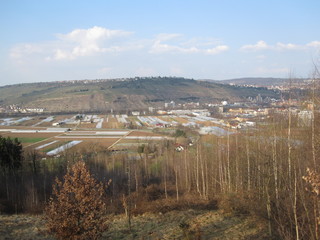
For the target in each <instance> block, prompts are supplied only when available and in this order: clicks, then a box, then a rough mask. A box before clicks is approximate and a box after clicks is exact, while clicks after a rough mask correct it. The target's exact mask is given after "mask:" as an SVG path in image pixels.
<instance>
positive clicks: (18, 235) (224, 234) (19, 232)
mask: <svg viewBox="0 0 320 240" xmlns="http://www.w3.org/2000/svg"><path fill="white" fill-rule="evenodd" d="M0 235H1V237H2V238H3V239H21V240H26V239H34V240H36V239H47V240H49V239H54V238H53V237H52V236H50V235H48V234H47V233H46V229H45V228H44V221H43V219H42V218H41V216H31V215H10V216H5V215H2V216H1V215H0ZM197 237H200V238H197ZM102 239H112V240H115V239H119V240H120V239H123V240H125V239H150V240H152V239H168V240H169V239H237V240H238V239H268V238H267V232H266V226H265V224H263V223H260V221H256V219H254V218H252V217H247V216H234V215H227V214H223V213H222V212H221V211H208V210H187V211H172V212H167V213H164V214H155V213H145V214H143V215H138V216H134V217H133V219H132V228H131V232H130V231H129V229H128V224H127V219H126V218H125V216H124V215H116V216H113V217H110V222H109V230H108V231H107V232H105V233H104V234H103V235H102Z"/></svg>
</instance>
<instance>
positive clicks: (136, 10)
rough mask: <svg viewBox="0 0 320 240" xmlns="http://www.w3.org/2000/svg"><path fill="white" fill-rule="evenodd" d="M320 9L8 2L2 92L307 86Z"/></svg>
mask: <svg viewBox="0 0 320 240" xmlns="http://www.w3.org/2000/svg"><path fill="white" fill-rule="evenodd" d="M319 9H320V1H319V0H309V1H305V0H300V1H298V0H277V1H274V0H242V1H240V0H225V1H222V0H219V1H218V0H211V1H209V0H208V1H205V0H197V1H196V0H193V1H190V0H189V1H188V0H184V1H183V0H181V1H179V0H176V1H174V0H170V1H169V0H162V1H156V0H154V1H151V0H149V1H146V0H145V1H139V0H136V1H130V0H127V1H124V0H117V1H116V0H109V1H107V0H104V1H102V0H101V1H98V0H90V1H82V0H54V1H53V0H52V1H49V0H46V1H43V0H37V1H35V0H19V1H17V0H2V1H0V30H1V37H0V74H1V75H0V76H1V79H0V85H7V84H13V83H22V82H39V81H60V80H72V79H97V78H121V77H134V76H181V77H188V78H195V79H217V80H219V79H229V78H238V77H287V76H288V75H289V73H290V72H291V73H292V72H293V73H294V75H296V77H309V76H310V74H311V71H312V62H313V61H315V62H317V61H318V59H319V57H320V55H319V54H320V32H319V30H318V29H319V23H320V15H319Z"/></svg>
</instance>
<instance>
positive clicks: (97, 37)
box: [53, 26, 132, 60]
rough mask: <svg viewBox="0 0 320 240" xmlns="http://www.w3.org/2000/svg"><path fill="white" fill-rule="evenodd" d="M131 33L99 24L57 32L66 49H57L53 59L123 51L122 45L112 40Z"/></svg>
mask: <svg viewBox="0 0 320 240" xmlns="http://www.w3.org/2000/svg"><path fill="white" fill-rule="evenodd" d="M131 34H132V33H131V32H126V31H122V30H110V29H106V28H102V27H97V26H95V27H92V28H89V29H76V30H73V31H72V32H70V33H68V34H57V37H58V39H60V41H61V43H60V45H64V46H66V47H65V49H60V48H58V49H55V51H54V52H55V53H54V55H53V59H55V60H62V59H75V58H77V57H81V56H90V55H93V54H96V53H104V52H118V51H122V50H123V49H122V47H120V46H116V45H113V44H112V42H110V41H111V40H113V39H116V38H123V37H127V36H129V35H131Z"/></svg>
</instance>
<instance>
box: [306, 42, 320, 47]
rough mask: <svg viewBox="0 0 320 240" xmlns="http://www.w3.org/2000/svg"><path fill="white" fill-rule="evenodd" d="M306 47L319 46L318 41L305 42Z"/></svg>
mask: <svg viewBox="0 0 320 240" xmlns="http://www.w3.org/2000/svg"><path fill="white" fill-rule="evenodd" d="M307 46H308V47H315V48H320V41H313V42H310V43H308V44H307Z"/></svg>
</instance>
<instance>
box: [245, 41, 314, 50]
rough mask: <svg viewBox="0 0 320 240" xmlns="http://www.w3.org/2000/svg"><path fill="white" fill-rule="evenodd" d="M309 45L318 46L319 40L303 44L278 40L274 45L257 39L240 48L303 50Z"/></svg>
mask: <svg viewBox="0 0 320 240" xmlns="http://www.w3.org/2000/svg"><path fill="white" fill-rule="evenodd" d="M310 47H316V48H319V47H320V41H313V42H310V43H307V44H305V45H298V44H293V43H281V42H278V43H276V44H275V45H268V44H267V43H266V42H265V41H262V40H261V41H258V42H257V43H256V44H248V45H244V46H242V47H241V48H240V50H243V51H261V50H278V51H283V50H305V49H307V48H310Z"/></svg>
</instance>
